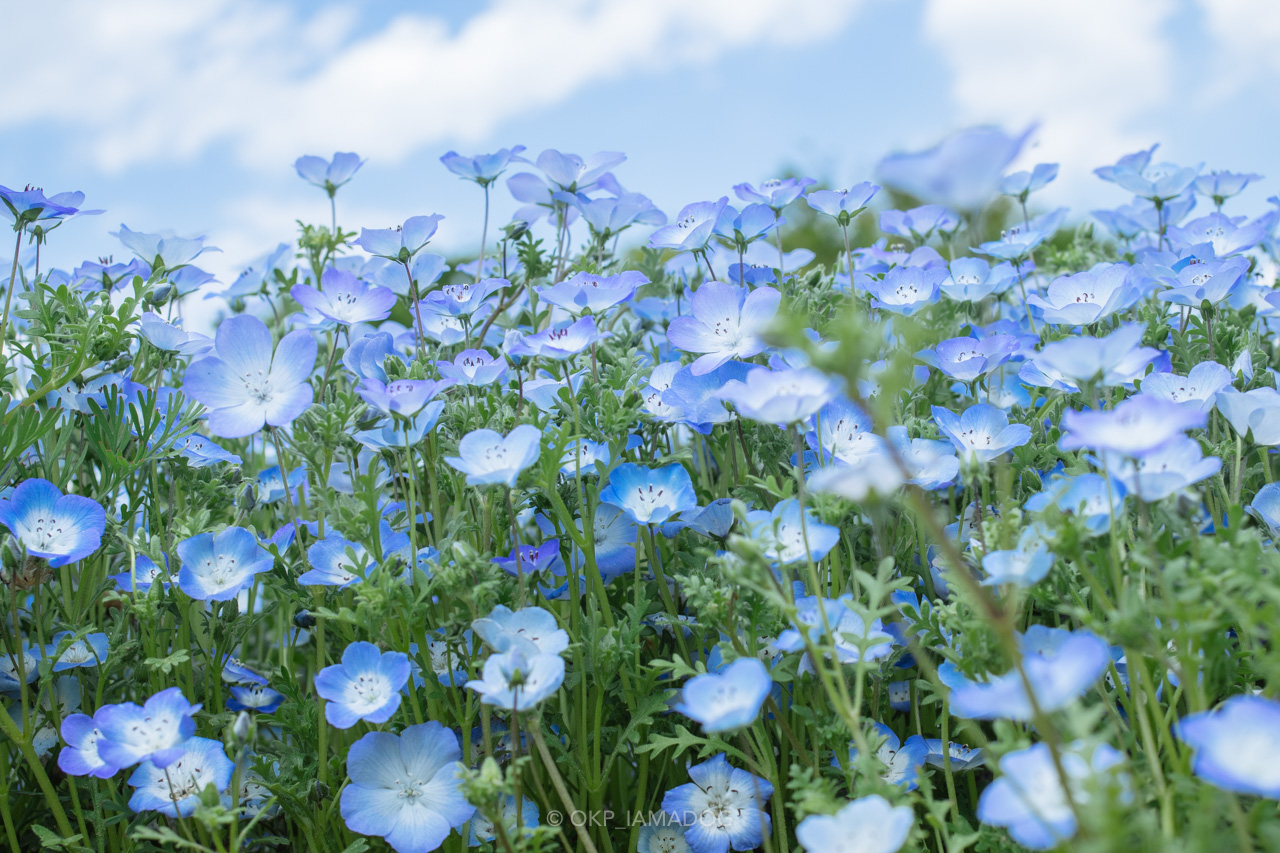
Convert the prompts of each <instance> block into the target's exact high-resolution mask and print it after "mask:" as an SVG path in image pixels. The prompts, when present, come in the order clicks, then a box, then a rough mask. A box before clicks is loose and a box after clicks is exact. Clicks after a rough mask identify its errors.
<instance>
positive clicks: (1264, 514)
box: [1245, 483, 1280, 538]
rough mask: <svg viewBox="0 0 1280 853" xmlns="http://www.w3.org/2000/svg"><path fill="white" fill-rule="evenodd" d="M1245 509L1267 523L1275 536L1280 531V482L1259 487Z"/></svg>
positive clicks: (1268, 528)
mask: <svg viewBox="0 0 1280 853" xmlns="http://www.w3.org/2000/svg"><path fill="white" fill-rule="evenodd" d="M1245 511H1246V512H1248V513H1249V514H1250V515H1252V516H1253V517H1254V518H1256V519H1258V520H1259V521H1261V522H1262V523H1263V524H1265V525H1266V526H1267V530H1268V531H1270V533H1271V536H1272V537H1273V538H1274V537H1275V536H1276V535H1277V532H1278V531H1280V483H1267V484H1266V485H1265V486H1263V487H1262V488H1261V489H1259V490H1258V493H1257V494H1256V495H1254V496H1253V500H1252V501H1250V502H1249V504H1248V505H1247V506H1246V507H1245Z"/></svg>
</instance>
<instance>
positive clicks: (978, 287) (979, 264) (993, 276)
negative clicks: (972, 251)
mask: <svg viewBox="0 0 1280 853" xmlns="http://www.w3.org/2000/svg"><path fill="white" fill-rule="evenodd" d="M947 272H948V275H947V277H946V278H945V279H943V281H942V283H941V284H940V285H938V287H939V289H940V290H941V291H942V295H943V296H945V297H947V298H948V299H952V300H955V301H956V302H980V301H981V300H983V299H986V298H987V297H988V296H991V295H992V294H994V293H1003V292H1004V291H1005V290H1006V289H1008V288H1009V287H1010V286H1011V285H1012V284H1013V283H1014V282H1015V281H1016V280H1017V278H1018V275H1017V272H1016V271H1015V270H1014V268H1013V267H1012V266H1011V265H1010V264H1008V263H1003V264H998V265H996V266H994V267H993V266H991V265H990V264H989V263H987V262H986V261H984V260H983V259H982V258H956V259H955V260H954V261H952V262H951V264H950V266H949V267H948V270H947Z"/></svg>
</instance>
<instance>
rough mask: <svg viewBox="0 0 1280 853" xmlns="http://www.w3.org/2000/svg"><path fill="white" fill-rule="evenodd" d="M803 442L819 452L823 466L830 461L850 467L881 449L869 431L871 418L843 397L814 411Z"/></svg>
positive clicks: (872, 433)
mask: <svg viewBox="0 0 1280 853" xmlns="http://www.w3.org/2000/svg"><path fill="white" fill-rule="evenodd" d="M805 442H806V443H807V444H808V445H809V447H810V448H811V449H812V450H813V451H814V452H815V453H819V452H820V453H819V455H820V459H819V461H820V462H821V463H823V464H826V463H827V462H828V461H830V460H837V461H840V462H845V463H850V464H851V463H853V462H856V461H857V460H859V459H861V458H862V457H864V456H866V455H867V454H868V453H876V452H878V451H879V450H880V449H881V441H880V438H879V436H877V435H876V434H875V433H874V432H872V422H871V416H870V415H868V414H867V413H866V412H864V411H863V410H862V409H861V408H859V407H858V406H857V405H856V404H855V403H853V402H852V401H851V400H849V398H848V397H844V396H840V397H836V398H835V399H834V400H832V401H831V402H829V403H827V404H826V405H824V406H823V407H822V408H821V409H819V410H818V412H817V414H816V415H815V416H814V418H813V429H812V430H810V431H809V432H807V433H806V434H805Z"/></svg>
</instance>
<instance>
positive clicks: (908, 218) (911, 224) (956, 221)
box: [880, 204, 960, 243]
mask: <svg viewBox="0 0 1280 853" xmlns="http://www.w3.org/2000/svg"><path fill="white" fill-rule="evenodd" d="M959 227H960V217H959V216H956V214H955V213H954V212H952V211H950V210H948V209H947V208H946V207H944V206H943V205H941V204H926V205H922V206H921V207H915V208H912V209H911V210H886V211H884V212H882V213H881V214H880V230H881V231H883V232H884V233H886V234H893V235H894V236H897V237H905V238H907V239H908V240H913V241H914V242H916V243H924V242H926V241H927V240H928V239H929V238H930V237H932V236H933V235H934V234H935V233H936V234H950V233H952V232H954V231H955V230H956V229H957V228H959Z"/></svg>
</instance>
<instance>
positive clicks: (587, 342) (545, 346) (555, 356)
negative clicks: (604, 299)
mask: <svg viewBox="0 0 1280 853" xmlns="http://www.w3.org/2000/svg"><path fill="white" fill-rule="evenodd" d="M610 335H612V332H607V331H605V332H602V331H600V330H599V329H597V328H596V318H595V317H591V316H587V317H583V318H581V319H580V320H577V321H576V322H574V323H562V324H560V325H558V326H552V327H551V328H549V329H543V330H542V331H541V332H535V333H533V334H530V335H521V334H519V333H518V332H515V331H514V330H513V331H511V332H508V334H507V340H506V343H505V344H504V348H505V349H506V351H507V354H508V355H512V356H529V357H534V356H541V357H542V358H549V359H552V360H554V361H564V360H565V359H567V358H572V357H573V356H575V355H577V354H578V353H580V352H582V351H583V350H585V349H587V348H588V347H590V346H591V345H592V344H594V343H596V342H598V341H602V340H604V339H605V338H607V337H609V336H610Z"/></svg>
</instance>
